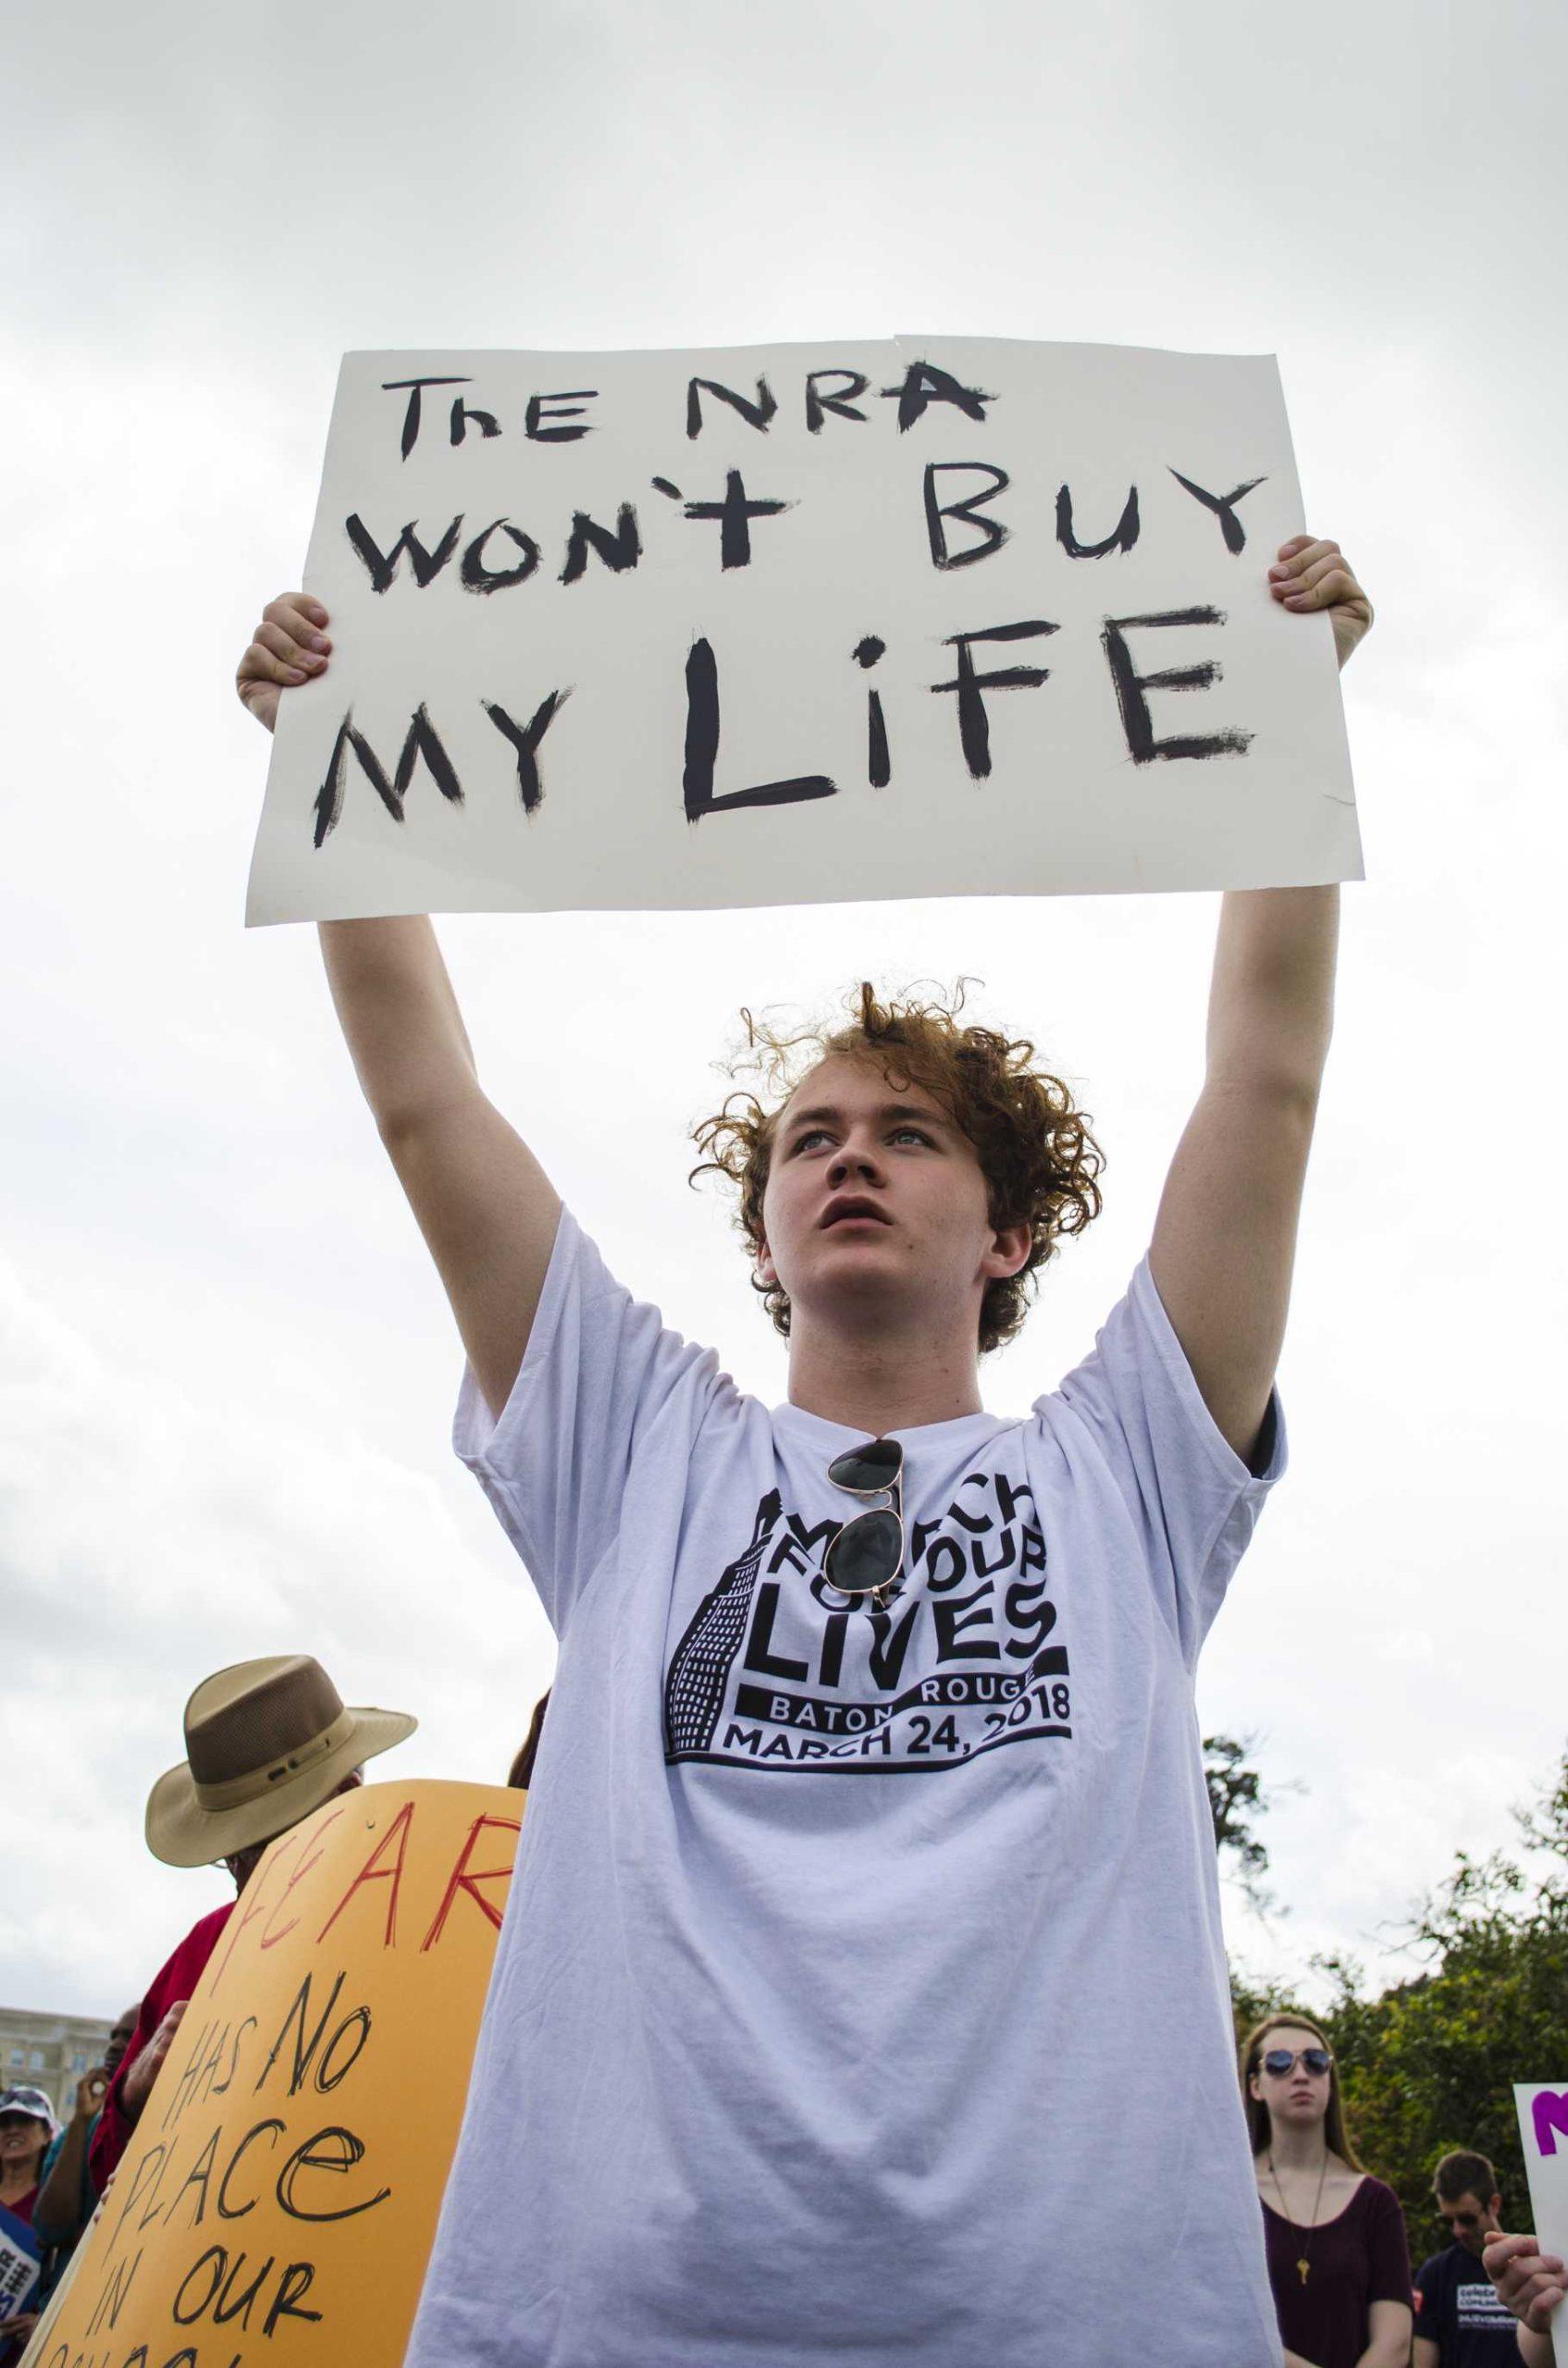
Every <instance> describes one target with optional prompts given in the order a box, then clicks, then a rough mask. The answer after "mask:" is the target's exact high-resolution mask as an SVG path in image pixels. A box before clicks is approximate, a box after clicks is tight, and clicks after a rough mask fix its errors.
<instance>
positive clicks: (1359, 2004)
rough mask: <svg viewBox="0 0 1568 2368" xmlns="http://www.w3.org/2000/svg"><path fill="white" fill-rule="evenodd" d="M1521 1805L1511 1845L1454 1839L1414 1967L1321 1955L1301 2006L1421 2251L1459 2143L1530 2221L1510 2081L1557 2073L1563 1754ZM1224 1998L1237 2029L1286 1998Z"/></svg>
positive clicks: (1563, 2062)
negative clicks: (1488, 1850) (1326, 2045)
mask: <svg viewBox="0 0 1568 2368" xmlns="http://www.w3.org/2000/svg"><path fill="white" fill-rule="evenodd" d="M1516 1817H1517V1823H1518V1826H1519V1832H1520V1846H1519V1848H1518V1850H1517V1851H1515V1852H1513V1853H1510V1852H1507V1851H1499V1852H1497V1853H1495V1854H1494V1855H1493V1856H1491V1857H1489V1858H1486V1859H1482V1860H1475V1859H1472V1858H1470V1857H1467V1856H1464V1855H1463V1853H1461V1854H1460V1856H1458V1857H1457V1858H1456V1859H1455V1862H1454V1867H1453V1871H1452V1873H1451V1875H1450V1876H1449V1878H1448V1880H1447V1881H1445V1882H1444V1883H1443V1884H1442V1885H1441V1886H1440V1888H1439V1889H1438V1891H1437V1892H1436V1893H1434V1894H1433V1896H1432V1897H1431V1898H1430V1899H1429V1900H1428V1901H1427V1902H1426V1905H1425V1906H1424V1907H1423V1908H1422V1909H1421V1911H1420V1913H1419V1915H1418V1916H1417V1918H1415V1921H1414V1926H1413V1928H1412V1930H1411V1933H1410V1947H1411V1950H1412V1952H1413V1953H1414V1955H1415V1957H1416V1959H1417V1961H1418V1962H1420V1963H1421V1964H1422V1970H1421V1971H1420V1972H1419V1973H1417V1974H1416V1975H1414V1977H1413V1978H1412V1979H1410V1980H1405V1981H1401V1982H1399V1983H1397V1984H1395V1985H1394V1986H1393V1987H1392V1988H1390V1989H1387V1990H1385V1991H1383V1992H1381V1993H1380V1994H1379V1995H1377V1996H1375V1997H1373V1996H1368V1995H1366V1994H1365V1992H1364V1977H1363V1974H1362V1971H1361V1968H1360V1967H1358V1966H1356V1965H1355V1964H1354V1963H1353V1962H1352V1961H1351V1960H1349V1959H1343V1958H1339V1959H1335V1958H1330V1959H1327V1960H1319V1961H1318V1962H1317V1970H1318V1972H1319V1973H1321V1974H1327V1977H1328V1978H1329V1980H1330V1981H1331V1983H1332V1985H1333V1992H1332V1997H1331V2001H1330V2004H1328V2006H1327V2009H1322V2008H1319V2009H1316V2010H1309V2011H1311V2018H1312V2020H1313V2021H1314V2022H1315V2023H1317V2024H1318V2025H1319V2027H1320V2028H1321V2029H1324V2030H1326V2031H1327V2034H1328V2037H1329V2040H1330V2041H1331V2042H1332V2045H1333V2048H1334V2052H1335V2054H1336V2056H1337V2057H1338V2059H1339V2065H1340V2083H1341V2086H1342V2089H1343V2092H1344V2098H1345V2110H1346V2116H1347V2119H1348V2121H1349V2124H1350V2129H1351V2135H1352V2140H1353V2142H1354V2144H1355V2147H1356V2149H1357V2152H1359V2153H1360V2155H1361V2158H1362V2160H1363V2162H1364V2164H1365V2165H1366V2167H1367V2169H1368V2170H1370V2171H1373V2172H1375V2173H1376V2174H1377V2177H1379V2178H1383V2179H1387V2180H1388V2182H1389V2186H1390V2187H1392V2188H1393V2189H1395V2191H1396V2192H1397V2194H1398V2195H1399V2198H1400V2201H1401V2203H1402V2204H1403V2206H1404V2213H1405V2222H1406V2226H1407V2227H1408V2229H1409V2232H1410V2241H1411V2250H1412V2252H1413V2254H1414V2257H1415V2259H1416V2260H1417V2261H1420V2260H1422V2259H1423V2258H1424V2257H1425V2256H1426V2254H1427V2253H1428V2252H1432V2251H1437V2250H1438V2248H1439V2246H1440V2245H1442V2244H1443V2243H1444V2242H1446V2238H1445V2236H1444V2232H1443V2229H1442V2226H1441V2224H1440V2222H1439V2221H1438V2218H1437V2215H1436V2214H1435V2213H1434V2211H1433V2208H1432V2194H1431V2189H1432V2170H1433V2166H1434V2165H1435V2164H1436V2163H1437V2160H1438V2156H1439V2155H1440V2154H1446V2153H1447V2152H1449V2151H1450V2149H1451V2148H1452V2147H1455V2146H1463V2147H1466V2148H1473V2149H1474V2150H1475V2152H1478V2153H1482V2154H1485V2155H1487V2156H1488V2158H1489V2160H1490V2161H1491V2162H1493V2163H1494V2164H1495V2165H1497V2171H1498V2178H1499V2182H1500V2187H1501V2190H1502V2199H1503V2210H1502V2217H1503V2225H1504V2226H1505V2227H1507V2228H1509V2229H1520V2228H1528V2226H1530V2212H1529V2189H1528V2187H1527V2185H1526V2182H1525V2165H1524V2156H1523V2153H1522V2152H1521V2149H1520V2144H1519V2128H1518V2123H1517V2120H1516V2118H1515V2115H1514V2110H1513V2083H1514V2081H1515V2080H1550V2079H1558V2078H1562V2077H1563V2076H1564V2074H1565V2072H1568V1757H1565V1758H1564V1759H1563V1762H1562V1767H1561V1768H1560V1769H1559V1770H1558V1771H1557V1774H1556V1776H1555V1778H1554V1779H1553V1781H1552V1783H1551V1785H1550V1787H1549V1790H1548V1792H1547V1795H1546V1797H1545V1798H1544V1800H1543V1801H1542V1802H1541V1803H1540V1804H1539V1805H1538V1807H1531V1808H1527V1809H1525V1810H1523V1811H1520V1812H1517V1813H1516ZM1231 1997H1232V2004H1233V2005H1234V2007H1235V2010H1236V2016H1237V2028H1238V2031H1239V2032H1240V2031H1241V2030H1242V2029H1245V2028H1246V2026H1247V2024H1248V2023H1250V2022H1252V2021H1253V2020H1255V2019H1256V2018H1257V2017H1259V2016H1261V2015H1264V2014H1270V2013H1273V2012H1274V2011H1275V2009H1276V2008H1277V2007H1280V2006H1289V2005H1290V2004H1292V2003H1293V2002H1292V2001H1291V2000H1290V1998H1289V1997H1288V1996H1287V1995H1283V1994H1280V1993H1278V1992H1272V1991H1269V1992H1261V1991H1258V1990H1255V1989H1253V1988H1252V1987H1250V1986H1249V1985H1248V1984H1247V1983H1246V1982H1245V1981H1244V1980H1241V1979H1239V1978H1238V1977H1237V1976H1235V1975H1234V1974H1233V1975H1232V1979H1231ZM1294 2003H1299V2002H1294Z"/></svg>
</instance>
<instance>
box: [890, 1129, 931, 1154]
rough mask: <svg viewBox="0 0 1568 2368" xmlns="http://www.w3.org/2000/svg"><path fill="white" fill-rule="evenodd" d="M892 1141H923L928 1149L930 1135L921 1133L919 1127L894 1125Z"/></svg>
mask: <svg viewBox="0 0 1568 2368" xmlns="http://www.w3.org/2000/svg"><path fill="white" fill-rule="evenodd" d="M893 1141H895V1142H899V1141H909V1142H915V1143H924V1144H925V1146H926V1148H927V1150H928V1151H929V1150H930V1148H931V1137H930V1136H929V1135H928V1134H925V1133H923V1132H922V1131H921V1129H920V1128H919V1127H895V1129H894V1130H893Z"/></svg>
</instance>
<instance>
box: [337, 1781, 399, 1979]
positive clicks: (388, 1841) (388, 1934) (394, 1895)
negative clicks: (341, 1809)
mask: <svg viewBox="0 0 1568 2368" xmlns="http://www.w3.org/2000/svg"><path fill="white" fill-rule="evenodd" d="M413 1827H414V1803H413V1802H412V1801H405V1802H404V1803H403V1805H402V1807H401V1809H400V1810H399V1811H398V1813H397V1815H396V1817H395V1818H394V1819H392V1822H391V1824H390V1825H389V1827H388V1828H387V1831H386V1832H385V1833H384V1834H383V1835H382V1836H381V1839H380V1841H379V1842H378V1843H377V1844H376V1847H375V1849H374V1850H373V1851H372V1852H371V1854H370V1856H369V1857H368V1858H367V1859H366V1860H365V1862H364V1866H363V1867H362V1868H361V1869H360V1870H359V1872H358V1874H357V1875H356V1876H355V1877H354V1879H353V1881H352V1883H351V1884H350V1885H349V1887H348V1890H347V1891H346V1892H345V1893H343V1896H342V1898H341V1899H340V1901H339V1902H338V1905H337V1906H336V1907H335V1908H334V1909H333V1910H332V1913H331V1915H330V1916H329V1917H328V1918H327V1921H326V1923H325V1924H324V1925H323V1926H322V1928H321V1930H320V1931H319V1932H318V1933H317V1934H316V1936H315V1939H316V1946H317V1947H318V1948H319V1947H320V1945H321V1943H322V1942H323V1941H325V1939H326V1938H327V1934H328V1932H330V1930H332V1927H333V1925H334V1924H336V1922H337V1921H338V1918H339V1917H340V1916H341V1914H342V1912H343V1910H344V1908H345V1907H347V1906H348V1904H349V1902H350V1900H351V1899H352V1897H353V1895H354V1893H355V1892H356V1891H358V1889H359V1887H360V1885H361V1883H385V1882H389V1883H390V1884H391V1886H392V1888H391V1890H390V1891H389V1893H387V1929H386V1930H385V1932H384V1933H383V1935H382V1940H381V1945H382V1947H383V1948H386V1949H389V1948H392V1947H394V1946H395V1944H396V1942H397V1937H398V1891H399V1887H400V1885H401V1882H402V1879H403V1860H404V1859H405V1858H406V1857H407V1856H408V1837H409V1834H410V1832H412V1831H413ZM394 1841H395V1842H396V1843H397V1845H398V1855H397V1858H396V1860H395V1861H394V1863H393V1864H392V1865H391V1866H389V1867H381V1866H377V1859H378V1858H379V1857H380V1856H381V1855H382V1853H383V1852H384V1851H386V1850H389V1849H390V1847H391V1845H392V1844H393V1842H394Z"/></svg>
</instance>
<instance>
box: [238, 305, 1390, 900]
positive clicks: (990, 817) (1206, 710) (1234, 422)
mask: <svg viewBox="0 0 1568 2368" xmlns="http://www.w3.org/2000/svg"><path fill="white" fill-rule="evenodd" d="M1301 531H1303V516H1302V506H1301V497H1300V494H1299V491H1298V488H1297V484H1296V475H1295V466H1294V462H1293V461H1292V458H1291V451H1290V430H1289V427H1288V425H1287V424H1286V418H1285V407H1284V401H1283V398H1282V395H1281V393H1280V388H1279V379H1278V371H1277V369H1276V367H1275V364H1274V363H1273V361H1272V359H1270V358H1268V357H1266V356H1263V357H1257V356H1253V357H1245V356H1243V357H1236V356H1225V355H1215V354H1187V353H1164V352H1155V351H1143V350H1140V349H1136V348H1120V347H1112V346H1072V345H1035V344H1025V343H1021V342H1017V341H1011V340H1004V339H957V338H927V339H890V340H886V341H883V342H866V343H855V342H853V341H851V342H849V343H847V344H846V343H843V342H839V341H835V340H831V339H830V340H828V341H826V342H824V343H823V344H821V345H812V346H802V345H796V346H771V347H747V348H738V349H731V350H728V351H699V352H676V351H670V352H651V353H598V354H561V353H351V354H349V355H347V356H346V357H345V359H344V362H343V365H342V371H341V375H340V379H339V384H338V396H337V401H336V404H335V406H334V410H333V414H332V425H331V430H330V434H329V436H328V438H327V460H326V467H325V472H324V475H323V480H322V487H321V498H320V505H319V507H318V510H317V512H316V519H315V531H314V533H313V535H312V537H311V545H310V553H309V557H308V560H307V561H306V565H305V570H304V585H305V588H306V590H308V591H309V592H311V593H313V594H315V596H316V597H317V598H320V599H321V600H323V601H324V602H325V603H326V606H327V610H328V611H329V612H330V616H331V634H332V639H333V645H334V654H333V658H332V662H331V665H330V667H329V669H328V670H327V673H326V674H325V675H324V676H323V677H322V678H321V679H320V680H318V681H316V682H314V683H310V684H307V685H303V686H302V687H301V688H299V689H297V690H292V691H290V692H289V693H288V695H287V696H286V697H285V698H284V699H283V701H282V706H281V711H280V714H279V718H278V736H277V744H276V747H275V751H274V757H273V764H272V771H271V774H270V777H269V780H268V784H267V796H266V803H265V811H264V813H263V817H262V823H261V830H260V834H259V837H258V840H257V845H256V852H255V860H254V864H253V870H252V875H251V894H250V908H249V917H250V919H251V920H252V921H276V920H301V919H329V918H346V917H352V916H355V915H367V914H377V913H398V912H427V911H448V912H453V911H476V910H505V909H516V910H532V911H544V910H558V909H565V908H570V909H588V910H592V909H616V908H625V907H673V908H680V907H711V906H746V905H771V904H789V903H821V902H833V901H837V900H840V899H845V898H859V897H885V896H921V895H974V894H982V895H983V894H1036V893H1040V892H1043V891H1088V890H1102V889H1105V890H1109V889H1130V888H1203V887H1248V886H1250V887H1263V886H1284V885H1290V884H1298V885H1299V884H1304V883H1308V882H1320V881H1330V880H1339V879H1349V878H1356V877H1359V875H1360V853H1359V845H1358V840H1357V833H1356V821H1355V808H1354V802H1353V797H1352V787H1351V777H1350V764H1349V758H1348V754H1347V750H1346V745H1345V734H1344V722H1343V716H1342V713H1341V709H1340V697H1339V689H1338V682H1337V677H1336V672H1335V665H1334V656H1333V648H1332V635H1331V632H1330V628H1329V626H1328V624H1327V622H1326V620H1325V619H1324V618H1323V617H1322V616H1314V617H1301V616H1290V615H1289V614H1287V613H1285V612H1284V611H1282V610H1281V609H1280V608H1279V607H1278V604H1277V603H1275V602H1274V601H1272V600H1271V599H1270V598H1269V597H1268V592H1267V587H1266V574H1267V569H1268V566H1269V564H1270V562H1271V561H1272V560H1273V559H1274V557H1275V554H1276V551H1277V550H1278V546H1279V545H1280V544H1281V543H1282V542H1284V541H1285V540H1286V539H1287V538H1288V537H1289V536H1291V535H1294V534H1298V533H1300V532H1301Z"/></svg>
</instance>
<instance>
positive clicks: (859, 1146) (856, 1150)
mask: <svg viewBox="0 0 1568 2368" xmlns="http://www.w3.org/2000/svg"><path fill="white" fill-rule="evenodd" d="M881 1172H882V1171H881V1168H880V1166H879V1165H878V1162H877V1155H876V1152H875V1149H874V1147H873V1146H872V1145H871V1144H870V1143H854V1142H848V1143H842V1144H841V1145H840V1146H839V1149H838V1152H837V1153H836V1155H835V1157H834V1159H833V1166H832V1167H831V1168H830V1169H829V1171H828V1173H829V1179H830V1181H831V1182H832V1183H833V1184H834V1185H840V1184H846V1183H847V1182H848V1180H849V1178H851V1177H852V1176H862V1177H876V1176H879V1175H880V1174H881Z"/></svg>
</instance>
